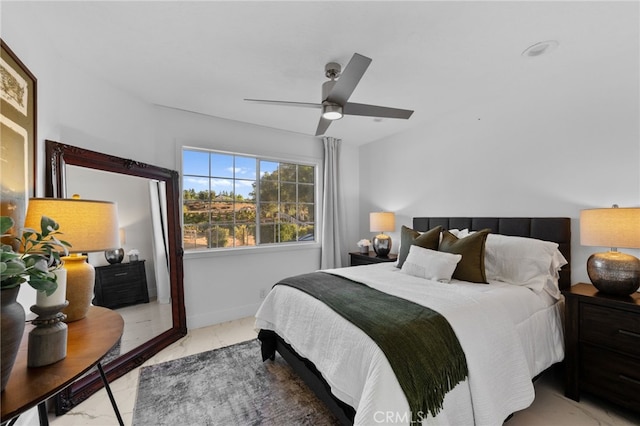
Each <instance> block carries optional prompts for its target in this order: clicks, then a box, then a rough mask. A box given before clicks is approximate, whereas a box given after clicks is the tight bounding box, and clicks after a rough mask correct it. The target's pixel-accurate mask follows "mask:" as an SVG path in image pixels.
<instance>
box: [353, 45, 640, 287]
mask: <svg viewBox="0 0 640 426" xmlns="http://www.w3.org/2000/svg"><path fill="white" fill-rule="evenodd" d="M636 43H637V40H636ZM639 51H640V49H636V53H635V55H631V57H628V56H624V57H622V56H621V57H609V58H606V60H607V61H608V63H610V68H609V72H608V73H606V74H599V75H592V74H591V73H590V72H589V68H588V67H584V68H582V69H581V72H580V74H571V73H569V75H564V74H563V72H562V71H558V70H557V71H556V72H555V73H554V74H553V75H552V76H550V80H544V77H540V80H539V81H534V80H533V79H531V80H530V81H531V86H530V87H526V86H524V87H522V88H518V90H517V91H515V92H514V93H500V94H496V95H495V98H493V99H489V98H487V99H486V100H485V102H483V103H475V104H469V105H461V106H460V108H459V109H458V110H457V111H455V112H453V113H451V114H449V115H446V116H439V117H433V118H432V119H431V120H430V121H428V122H427V123H425V125H424V126H422V127H421V128H419V129H417V130H414V131H411V132H408V133H404V134H401V135H396V136H394V137H390V138H388V139H385V140H381V141H378V142H375V143H371V144H368V145H365V146H362V147H361V148H360V182H361V184H360V197H361V203H360V211H361V213H360V231H361V235H362V236H365V235H371V234H370V233H368V229H367V225H368V217H367V213H368V212H370V211H378V210H390V211H395V212H396V213H397V219H396V220H397V232H395V233H392V234H391V236H392V238H393V239H394V241H399V230H400V226H401V225H407V226H411V218H412V217H414V216H507V217H508V216H562V217H570V218H571V219H572V243H573V244H572V250H573V251H572V271H573V273H572V281H573V282H574V283H575V282H579V281H586V282H589V281H588V276H587V274H586V266H585V265H586V261H587V258H588V256H589V255H590V254H591V253H595V252H601V251H606V250H608V249H599V248H597V247H582V246H580V241H579V221H578V218H579V215H580V210H582V209H586V208H600V207H610V206H611V205H612V204H613V203H617V204H619V205H620V206H621V207H638V206H640V132H639V129H640V107H639V103H640V102H639V93H640V88H639V84H638V76H639V75H640V72H639V69H638V64H639V62H640V61H639V57H638V55H639V53H638V52H639ZM594 53H595V52H594ZM594 60H595V58H594ZM581 65H582V64H581ZM536 75H538V74H536ZM547 77H549V76H547ZM435 101H436V100H434V102H435ZM395 248H396V250H397V246H396V247H395ZM622 251H625V252H628V253H631V254H634V255H635V256H638V255H640V251H639V250H629V249H624V250H622Z"/></svg>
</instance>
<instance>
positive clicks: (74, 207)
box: [24, 198, 120, 322]
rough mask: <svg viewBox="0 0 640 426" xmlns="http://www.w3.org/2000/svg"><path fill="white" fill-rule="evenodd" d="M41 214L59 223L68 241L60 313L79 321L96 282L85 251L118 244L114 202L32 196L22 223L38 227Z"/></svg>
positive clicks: (85, 312) (116, 211)
mask: <svg viewBox="0 0 640 426" xmlns="http://www.w3.org/2000/svg"><path fill="white" fill-rule="evenodd" d="M43 215H44V216H48V217H50V218H52V219H54V220H55V221H56V222H58V224H59V225H60V230H62V231H63V232H64V235H63V236H62V238H63V239H64V240H65V241H67V242H68V243H69V244H71V247H70V248H69V252H70V255H69V256H63V257H62V262H63V265H64V269H66V270H67V300H68V301H69V306H67V307H66V308H65V309H63V311H62V312H63V313H64V314H65V315H66V316H67V319H66V322H72V321H77V320H80V319H82V318H84V317H85V316H86V315H87V312H88V311H89V306H91V300H92V299H93V287H94V283H95V269H94V268H93V265H91V264H90V263H88V262H87V256H86V255H84V253H88V252H96V251H105V250H112V249H115V248H119V247H120V241H119V234H118V209H117V205H116V203H113V202H109V201H95V200H83V199H80V198H72V199H65V198H32V199H30V200H29V209H28V213H27V217H26V219H25V225H24V226H25V227H26V228H36V229H37V224H39V222H40V217H41V216H43ZM34 225H36V226H34Z"/></svg>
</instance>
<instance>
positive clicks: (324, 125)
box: [316, 117, 332, 136]
mask: <svg viewBox="0 0 640 426" xmlns="http://www.w3.org/2000/svg"><path fill="white" fill-rule="evenodd" d="M331 121H332V120H327V119H326V118H323V117H320V122H319V123H318V129H317V130H316V136H321V135H324V134H325V132H326V131H327V129H328V128H329V124H331Z"/></svg>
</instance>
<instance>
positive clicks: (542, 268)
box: [484, 234, 567, 297]
mask: <svg viewBox="0 0 640 426" xmlns="http://www.w3.org/2000/svg"><path fill="white" fill-rule="evenodd" d="M484 259H485V273H486V276H487V280H496V281H503V282H507V283H511V284H516V285H522V286H526V287H529V288H530V289H532V290H533V291H535V292H536V293H539V292H541V291H542V290H544V289H547V291H549V293H550V294H551V295H552V296H554V297H558V296H559V290H558V288H557V287H558V286H557V279H558V276H559V270H560V268H561V267H562V266H563V265H566V264H567V261H566V259H565V258H564V256H562V254H561V253H560V251H559V250H558V244H556V243H552V242H549V241H542V240H537V239H535V238H525V237H511V236H507V235H498V234H489V235H488V236H487V242H486V244H485V256H484ZM554 287H555V288H554Z"/></svg>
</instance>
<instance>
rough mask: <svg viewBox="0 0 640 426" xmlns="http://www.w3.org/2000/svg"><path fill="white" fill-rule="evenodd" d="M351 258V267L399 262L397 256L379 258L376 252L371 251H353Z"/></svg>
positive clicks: (391, 254) (390, 255) (390, 254)
mask: <svg viewBox="0 0 640 426" xmlns="http://www.w3.org/2000/svg"><path fill="white" fill-rule="evenodd" d="M349 257H350V258H351V266H358V265H370V264H372V263H383V262H395V261H396V260H398V255H397V254H393V253H389V255H388V256H387V257H378V256H377V255H376V252H375V251H370V252H369V253H360V252H357V251H352V252H350V253H349Z"/></svg>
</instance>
